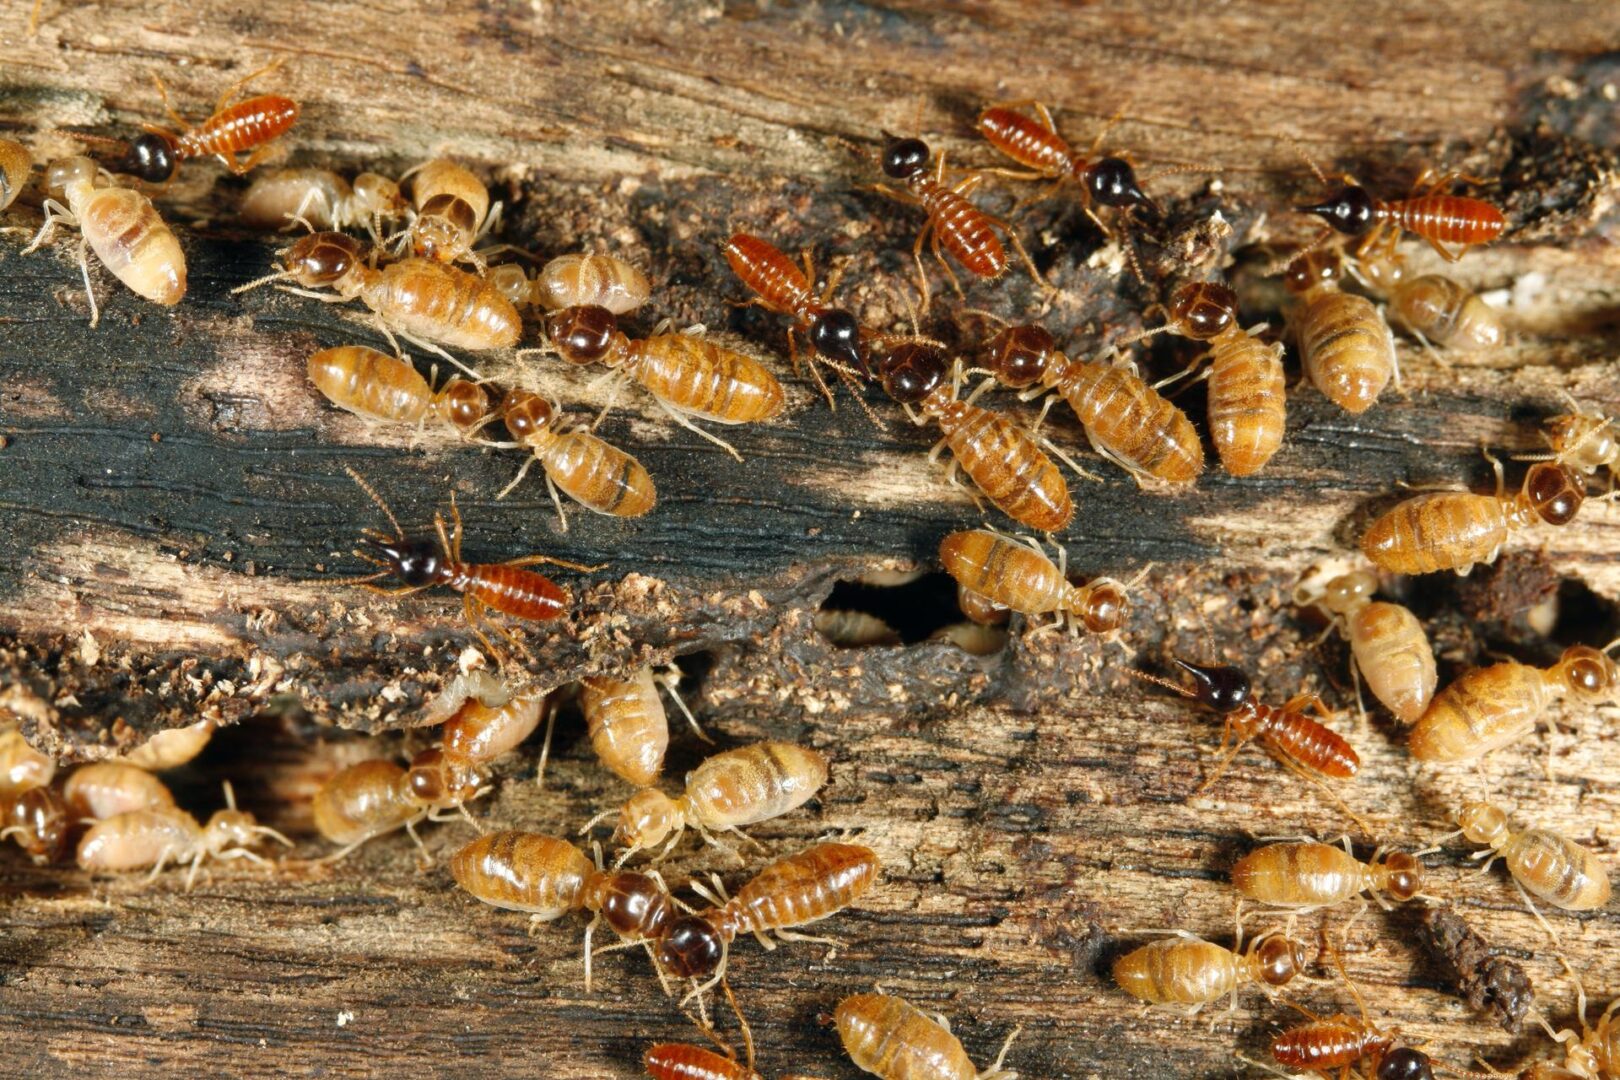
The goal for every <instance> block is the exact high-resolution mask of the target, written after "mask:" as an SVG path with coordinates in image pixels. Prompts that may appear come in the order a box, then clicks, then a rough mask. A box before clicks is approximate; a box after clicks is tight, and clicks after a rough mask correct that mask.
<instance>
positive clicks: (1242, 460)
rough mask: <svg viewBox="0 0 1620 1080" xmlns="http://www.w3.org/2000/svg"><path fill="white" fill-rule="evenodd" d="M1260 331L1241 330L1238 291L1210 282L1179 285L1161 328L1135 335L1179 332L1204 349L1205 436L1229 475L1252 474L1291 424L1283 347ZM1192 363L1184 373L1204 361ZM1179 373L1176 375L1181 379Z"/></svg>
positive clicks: (1257, 329) (1261, 329)
mask: <svg viewBox="0 0 1620 1080" xmlns="http://www.w3.org/2000/svg"><path fill="white" fill-rule="evenodd" d="M1264 330H1265V326H1264V325H1263V324H1262V325H1260V326H1254V327H1251V328H1249V329H1248V330H1244V329H1243V328H1242V327H1241V326H1240V325H1238V302H1237V294H1236V293H1234V292H1233V291H1232V290H1231V289H1229V288H1228V287H1226V286H1225V285H1220V284H1217V283H1215V282H1209V281H1205V282H1193V283H1189V284H1186V285H1183V286H1181V287H1180V288H1179V289H1177V290H1176V291H1175V293H1174V295H1172V297H1171V298H1170V306H1169V307H1168V308H1167V309H1165V324H1164V325H1163V326H1161V327H1157V328H1155V329H1153V330H1149V331H1147V332H1145V333H1144V334H1142V335H1140V337H1143V338H1145V337H1149V336H1151V335H1153V334H1159V333H1165V332H1169V333H1173V334H1179V335H1181V336H1182V337H1188V338H1192V339H1193V340H1195V341H1199V342H1203V343H1205V344H1207V345H1208V346H1209V350H1208V352H1206V353H1205V354H1204V356H1207V357H1208V358H1209V366H1208V367H1207V368H1205V369H1204V371H1203V373H1202V374H1201V375H1199V378H1207V379H1208V380H1209V434H1210V438H1211V440H1212V441H1213V442H1214V443H1215V452H1216V453H1217V454H1219V455H1220V458H1221V465H1222V466H1224V467H1225V469H1226V471H1227V472H1228V473H1230V474H1231V475H1233V476H1253V475H1254V474H1255V473H1257V472H1259V471H1260V470H1261V469H1263V468H1265V465H1266V463H1267V462H1268V461H1270V460H1271V457H1272V455H1273V454H1275V453H1276V452H1277V448H1278V447H1280V446H1282V441H1283V434H1284V432H1285V431H1286V429H1287V426H1288V400H1287V386H1286V384H1285V382H1284V379H1283V364H1282V356H1283V347H1282V345H1281V344H1280V343H1273V344H1267V343H1266V342H1264V341H1261V340H1260V338H1259V336H1258V335H1259V334H1260V333H1261V332H1262V331H1264ZM1203 358H1204V357H1199V358H1198V360H1195V361H1193V363H1192V365H1191V366H1189V367H1188V368H1187V369H1186V371H1184V372H1182V375H1188V374H1191V373H1192V371H1193V369H1194V368H1196V367H1198V365H1199V364H1200V363H1201V362H1202V361H1203ZM1180 377H1181V376H1176V378H1180Z"/></svg>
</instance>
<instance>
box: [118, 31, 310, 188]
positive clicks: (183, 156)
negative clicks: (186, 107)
mask: <svg viewBox="0 0 1620 1080" xmlns="http://www.w3.org/2000/svg"><path fill="white" fill-rule="evenodd" d="M281 64H282V61H281V60H280V59H277V60H274V61H272V62H270V63H269V64H266V65H265V66H264V67H262V68H260V69H259V70H258V71H255V72H253V73H252V74H250V75H248V76H247V77H245V78H242V79H238V80H237V81H236V82H234V83H232V84H231V85H230V86H228V87H226V88H225V92H224V93H223V94H221V95H220V96H219V103H218V104H216V105H215V106H214V112H213V115H211V116H209V117H208V119H207V120H204V121H203V122H202V123H201V124H198V125H197V126H195V127H193V126H192V125H190V124H188V123H187V122H186V120H185V118H184V117H182V116H181V115H180V114H179V113H177V112H175V111H174V109H173V108H171V107H170V105H169V91H168V88H167V87H165V86H164V85H163V80H162V79H160V78H158V76H157V75H156V74H153V76H152V81H153V82H155V83H156V84H157V88H158V93H159V94H161V95H162V97H163V108H164V109H165V111H167V112H168V114H169V118H170V119H172V120H173V121H174V123H175V126H176V127H178V128H179V129H180V132H179V134H175V133H174V132H172V131H166V130H164V129H163V128H160V127H153V126H150V125H148V126H147V128H146V134H144V135H141V136H138V137H137V138H135V139H134V140H133V141H132V142H131V143H130V145H129V153H128V154H127V155H126V156H125V158H124V160H123V162H122V163H121V164H120V165H119V166H118V171H119V172H124V173H130V174H132V175H134V176H138V177H140V178H141V179H142V180H145V181H147V182H148V183H152V184H161V183H165V182H167V181H168V180H169V179H170V178H171V177H173V176H174V173H175V170H176V169H177V168H179V166H180V163H181V162H182V161H187V160H190V159H192V158H200V157H208V156H210V155H212V156H214V157H217V158H219V160H220V161H222V162H224V163H225V167H226V168H227V169H229V170H230V171H231V172H232V173H234V174H236V175H237V176H243V175H245V174H246V173H248V172H249V171H250V170H251V169H252V168H253V167H254V166H255V165H257V164H258V163H259V162H260V161H263V160H264V157H265V155H266V154H268V153H270V151H271V150H272V149H273V147H272V146H271V144H272V143H273V142H274V141H275V140H276V139H277V138H279V137H280V136H281V135H283V134H285V133H286V132H287V130H288V129H289V128H291V127H292V126H293V124H294V123H295V122H296V121H297V120H298V103H297V102H296V101H293V100H292V99H291V98H285V97H281V96H279V95H277V94H260V95H258V96H257V97H251V98H248V99H247V100H246V101H239V102H236V103H235V104H234V105H233V104H231V101H232V99H233V98H235V97H236V95H237V94H239V93H240V92H241V90H242V88H243V87H244V86H246V85H247V84H248V83H250V82H252V81H253V80H254V79H257V78H258V77H259V76H261V75H264V74H267V73H269V72H271V71H274V70H276V69H277V68H279V67H280V66H281ZM244 150H247V151H251V152H250V153H249V154H248V156H247V157H246V158H245V159H244V158H238V157H237V155H238V154H240V153H241V152H242V151H244Z"/></svg>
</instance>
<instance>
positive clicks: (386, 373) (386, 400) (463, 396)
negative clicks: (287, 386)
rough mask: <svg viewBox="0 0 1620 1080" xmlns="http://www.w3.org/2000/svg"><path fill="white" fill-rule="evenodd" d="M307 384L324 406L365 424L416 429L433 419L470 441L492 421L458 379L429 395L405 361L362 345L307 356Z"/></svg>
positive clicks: (481, 399)
mask: <svg viewBox="0 0 1620 1080" xmlns="http://www.w3.org/2000/svg"><path fill="white" fill-rule="evenodd" d="M309 381H310V382H311V383H312V384H313V385H314V386H315V389H317V390H319V391H320V392H321V395H322V396H323V397H325V398H326V400H328V401H330V402H331V403H332V404H334V405H336V406H337V407H338V408H340V409H344V410H347V411H348V412H351V413H353V414H355V415H356V416H360V417H363V418H365V419H367V420H377V421H381V422H384V423H394V424H416V425H421V424H423V423H426V422H427V420H428V419H429V418H432V419H434V420H437V421H439V422H441V423H443V424H445V425H446V426H448V427H449V428H450V429H451V430H453V431H456V432H459V433H460V434H462V435H469V436H470V435H472V434H474V433H475V432H477V431H478V429H479V428H481V427H483V426H484V425H485V424H487V423H489V421H490V419H491V418H492V417H491V412H490V408H489V398H488V396H487V395H486V394H485V393H484V390H483V388H482V387H480V386H479V385H478V384H476V383H472V382H469V381H467V380H466V379H463V378H460V377H457V378H452V379H450V380H448V381H447V382H446V383H445V384H444V385H443V386H441V387H440V388H439V389H438V390H434V389H433V387H432V386H431V385H430V384H429V383H428V381H427V380H426V379H424V378H423V377H422V376H421V374H420V373H419V372H417V370H416V368H415V367H413V366H412V365H411V363H410V361H408V360H405V359H403V358H401V357H397V356H389V355H388V354H387V353H383V352H378V351H377V350H376V349H373V348H369V347H367V346H365V345H341V346H338V347H337V348H333V349H321V350H320V351H318V352H315V353H312V354H311V355H310V358H309Z"/></svg>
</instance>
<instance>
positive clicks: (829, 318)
mask: <svg viewBox="0 0 1620 1080" xmlns="http://www.w3.org/2000/svg"><path fill="white" fill-rule="evenodd" d="M810 347H811V348H813V349H815V350H816V352H818V353H820V354H821V355H822V356H825V357H827V358H828V359H829V360H836V361H838V362H839V363H841V364H844V365H846V366H847V367H850V368H854V369H856V370H859V371H865V370H866V360H865V358H864V357H862V356H861V324H860V322H859V321H858V320H857V319H856V318H855V316H854V315H852V314H851V313H850V312H848V311H845V310H844V309H843V308H829V309H828V310H826V311H824V312H822V313H821V314H820V315H818V316H816V317H815V318H814V319H812V320H811V321H810Z"/></svg>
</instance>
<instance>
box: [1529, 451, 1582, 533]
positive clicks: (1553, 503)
mask: <svg viewBox="0 0 1620 1080" xmlns="http://www.w3.org/2000/svg"><path fill="white" fill-rule="evenodd" d="M1524 494H1525V497H1526V498H1527V499H1528V500H1529V502H1530V506H1531V508H1532V509H1533V510H1535V512H1536V516H1538V517H1540V518H1541V520H1542V521H1545V522H1546V523H1547V524H1549V525H1568V524H1569V523H1570V522H1571V521H1573V520H1575V515H1576V514H1578V513H1580V510H1581V503H1583V502H1585V501H1586V484H1585V483H1584V482H1582V480H1581V478H1580V475H1579V474H1578V473H1576V472H1575V470H1573V469H1571V468H1569V467H1568V466H1565V465H1560V464H1559V463H1558V462H1556V461H1540V462H1537V463H1536V464H1534V465H1532V466H1530V471H1529V472H1528V473H1526V474H1525V477H1524Z"/></svg>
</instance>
